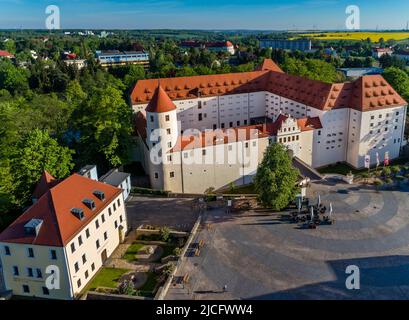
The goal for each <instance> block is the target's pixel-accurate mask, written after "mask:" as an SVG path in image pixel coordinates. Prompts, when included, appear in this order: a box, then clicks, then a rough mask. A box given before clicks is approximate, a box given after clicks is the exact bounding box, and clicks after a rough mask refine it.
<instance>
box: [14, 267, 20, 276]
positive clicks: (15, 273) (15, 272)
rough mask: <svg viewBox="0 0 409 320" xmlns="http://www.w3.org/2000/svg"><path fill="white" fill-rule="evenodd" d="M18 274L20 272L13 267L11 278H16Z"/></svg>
mask: <svg viewBox="0 0 409 320" xmlns="http://www.w3.org/2000/svg"><path fill="white" fill-rule="evenodd" d="M19 274H20V272H19V271H18V267H17V266H14V267H13V276H18V275H19Z"/></svg>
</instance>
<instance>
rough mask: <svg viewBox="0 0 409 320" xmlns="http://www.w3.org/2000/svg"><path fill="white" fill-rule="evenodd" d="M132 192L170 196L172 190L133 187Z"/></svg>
mask: <svg viewBox="0 0 409 320" xmlns="http://www.w3.org/2000/svg"><path fill="white" fill-rule="evenodd" d="M132 193H136V194H148V195H153V196H168V195H169V193H170V192H169V191H163V190H154V189H148V188H140V187H133V188H132Z"/></svg>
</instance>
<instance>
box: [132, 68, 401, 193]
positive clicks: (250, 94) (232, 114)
mask: <svg viewBox="0 0 409 320" xmlns="http://www.w3.org/2000/svg"><path fill="white" fill-rule="evenodd" d="M270 64H273V62H270ZM270 68H272V69H270V70H271V71H269V72H270V73H271V76H274V77H271V78H268V79H267V80H266V81H265V82H264V84H263V85H260V84H262V83H263V82H262V81H263V77H264V76H265V74H264V73H263V72H264V71H260V76H259V78H254V79H253V80H248V82H249V83H250V84H251V82H252V81H253V82H254V84H255V85H257V84H258V85H260V86H258V87H257V88H260V89H258V90H259V91H257V90H253V91H251V90H250V89H251V88H250V87H251V85H250V86H248V87H245V89H243V90H238V92H237V93H233V92H232V91H223V88H222V86H223V85H225V86H226V87H227V88H228V86H231V85H235V84H237V81H235V80H234V77H233V76H232V75H229V76H231V77H230V78H228V76H227V75H220V78H214V77H209V78H208V79H206V78H204V77H203V76H198V77H193V78H194V79H192V82H190V81H189V79H186V77H185V78H183V80H182V81H181V84H180V85H179V84H178V83H177V82H176V81H175V80H174V79H170V80H166V79H164V80H162V81H163V82H164V83H165V84H164V88H165V89H166V91H167V93H165V94H168V93H169V94H170V95H171V96H172V97H174V99H173V100H172V101H171V102H172V103H173V105H174V106H175V107H176V109H175V110H173V109H174V108H173V109H172V111H171V112H168V113H169V114H171V120H172V121H170V122H163V121H160V119H163V117H164V116H165V115H166V114H168V113H166V112H159V113H156V115H155V112H153V113H147V112H146V111H145V109H146V107H147V106H148V103H147V102H145V103H134V104H133V106H132V108H133V111H134V112H135V113H137V112H141V113H142V114H143V115H145V116H146V129H145V128H139V130H146V134H147V139H146V141H144V140H143V139H142V138H141V137H139V138H138V139H139V142H140V143H139V147H138V150H139V152H140V153H141V154H140V155H139V159H141V160H142V164H143V166H144V168H145V170H146V171H147V172H148V174H149V176H150V180H151V185H152V188H154V189H161V190H167V191H174V192H185V193H203V192H204V191H205V190H207V189H208V188H215V189H216V190H217V189H220V188H223V187H226V186H228V185H229V184H230V183H235V184H247V183H249V182H250V181H251V180H252V178H253V176H254V174H255V171H256V169H257V165H258V163H259V162H260V161H261V160H262V157H263V153H264V151H265V148H266V147H267V146H268V145H269V144H270V143H273V142H278V143H282V144H283V145H285V146H286V147H287V148H288V149H291V150H292V151H293V154H294V156H296V157H298V158H300V159H301V160H302V161H304V162H305V163H307V164H308V165H310V166H312V167H313V168H319V167H324V166H327V165H330V164H335V163H338V162H346V163H348V164H350V165H351V166H353V167H355V168H363V167H364V159H365V155H370V156H371V164H372V165H374V164H376V162H377V158H378V159H379V161H380V162H382V161H383V160H384V158H385V157H389V159H394V158H396V157H398V156H399V154H400V151H401V147H402V146H403V144H404V127H405V119H406V118H405V115H406V108H407V107H406V102H405V101H404V100H403V99H402V98H401V97H400V96H399V95H398V94H397V93H396V92H395V91H394V90H393V88H392V87H390V86H389V85H388V84H387V83H386V81H385V80H384V79H383V78H382V77H381V76H379V75H375V76H365V77H362V78H359V79H357V80H355V81H354V82H350V83H345V84H332V85H329V84H323V83H319V82H314V81H311V80H305V79H302V78H299V77H294V76H289V75H282V76H281V77H279V76H278V75H280V72H279V71H277V70H276V68H274V65H273V66H270ZM281 81H283V82H281ZM152 82H154V80H153V81H152ZM161 83H162V82H161ZM183 83H186V84H185V86H184V85H183ZM239 83H240V85H243V86H244V84H245V83H247V82H246V80H244V81H242V80H240V82H239ZM145 86H146V87H145ZM148 86H149V84H148V83H147V82H143V84H141V85H140V86H139V87H138V84H137V86H136V87H135V88H136V89H135V90H134V92H135V93H137V95H134V96H133V99H134V100H133V101H138V100H136V99H135V98H138V99H140V100H139V101H144V100H143V99H145V97H144V95H146V93H152V87H149V88H148ZM275 86H276V87H275ZM214 87H219V88H220V89H218V90H220V91H219V92H224V93H222V94H214V95H213V94H209V93H207V95H205V96H201V94H197V95H196V94H195V93H194V94H190V95H186V96H184V94H183V93H182V92H180V91H182V89H183V88H189V89H197V90H198V91H200V89H201V88H214ZM239 89H240V88H239ZM280 90H281V91H280ZM210 91H216V90H213V89H211V90H210ZM246 91H247V92H246ZM297 91H299V92H297ZM163 92H164V91H163ZM274 92H276V93H274ZM278 92H284V93H283V95H281V93H280V94H278ZM284 95H286V96H284ZM175 97H178V98H175ZM289 97H291V98H293V99H291V98H289ZM297 97H298V98H297ZM169 99H170V98H169ZM295 99H298V101H297V100H295ZM310 103H311V104H312V105H310ZM151 110H152V109H151ZM280 115H286V118H287V120H286V121H284V122H282V123H281V122H280V128H278V129H279V130H278V131H277V130H276V129H277V128H276V129H274V130H270V131H268V130H267V131H268V134H267V136H266V135H265V134H266V132H263V135H261V136H259V137H247V138H246V139H239V140H238V141H235V142H231V143H230V142H229V143H226V142H222V143H217V142H214V141H213V142H209V141H207V142H206V141H205V140H206V139H203V143H202V144H201V145H196V146H194V147H193V148H192V147H190V148H187V149H186V150H185V149H184V148H185V147H186V146H185V145H183V146H182V150H183V152H180V149H178V148H175V144H177V142H180V140H181V139H182V138H181V137H182V136H183V135H184V134H186V132H187V131H188V130H190V129H196V130H198V133H195V135H202V134H203V133H204V132H205V131H206V130H218V129H222V130H225V131H226V130H228V129H230V128H236V129H243V130H245V128H246V127H249V126H250V125H252V124H253V122H257V121H260V119H263V118H266V119H268V121H267V122H270V121H272V122H273V126H274V123H276V122H277V119H279V117H280ZM174 119H176V120H177V124H176V123H175V122H174ZM316 120H318V121H316ZM280 121H281V120H280ZM169 128H171V130H170V132H169V131H168V132H167V133H165V134H164V135H163V136H162V138H161V140H160V141H162V144H161V146H162V150H163V153H162V154H163V155H164V156H163V159H164V160H166V161H164V162H163V163H156V164H153V163H152V161H151V159H150V158H151V154H152V148H153V147H154V145H153V144H152V141H150V133H151V131H152V130H155V129H164V130H165V131H166V130H168V129H169ZM284 130H285V131H284ZM162 131H163V130H162ZM193 136H194V135H193ZM253 140H256V141H257V142H256V145H255V146H254V148H256V149H254V150H252V151H251V152H250V154H251V157H252V158H254V159H252V160H254V161H252V164H251V165H249V168H248V170H247V169H246V170H243V168H242V167H241V164H240V163H236V164H231V163H227V164H226V163H223V164H220V163H218V162H217V161H216V160H215V161H213V162H210V163H209V162H206V163H202V162H200V163H196V162H195V163H189V164H186V163H185V162H184V160H185V159H187V160H188V159H189V158H190V157H192V158H198V157H199V158H200V155H203V156H205V155H209V154H228V152H229V151H231V150H229V148H230V149H231V148H232V149H233V150H237V153H241V154H243V155H244V154H246V152H247V151H248V148H249V147H252V146H253ZM176 147H177V145H176Z"/></svg>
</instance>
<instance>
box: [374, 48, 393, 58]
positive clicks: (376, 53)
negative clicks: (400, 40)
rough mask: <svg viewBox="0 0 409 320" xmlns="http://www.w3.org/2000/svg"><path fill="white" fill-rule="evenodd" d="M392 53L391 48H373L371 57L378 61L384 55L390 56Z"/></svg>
mask: <svg viewBox="0 0 409 320" xmlns="http://www.w3.org/2000/svg"><path fill="white" fill-rule="evenodd" d="M392 53H393V50H392V49H391V48H374V49H373V50H372V57H374V58H375V59H379V58H380V57H382V56H383V55H385V54H388V55H390V56H391V55H392Z"/></svg>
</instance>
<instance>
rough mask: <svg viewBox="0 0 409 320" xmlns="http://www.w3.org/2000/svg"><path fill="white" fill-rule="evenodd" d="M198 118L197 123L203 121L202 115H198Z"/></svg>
mask: <svg viewBox="0 0 409 320" xmlns="http://www.w3.org/2000/svg"><path fill="white" fill-rule="evenodd" d="M198 117H199V121H202V120H203V114H201V113H199V114H198Z"/></svg>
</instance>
